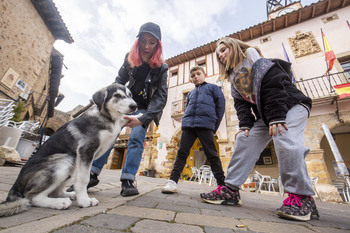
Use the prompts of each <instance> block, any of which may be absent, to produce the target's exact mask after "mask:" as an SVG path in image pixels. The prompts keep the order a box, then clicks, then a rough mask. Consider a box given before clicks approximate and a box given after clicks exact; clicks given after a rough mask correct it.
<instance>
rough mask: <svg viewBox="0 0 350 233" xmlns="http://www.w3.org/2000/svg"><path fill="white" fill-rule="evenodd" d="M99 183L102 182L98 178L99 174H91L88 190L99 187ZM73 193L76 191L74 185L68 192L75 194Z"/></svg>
mask: <svg viewBox="0 0 350 233" xmlns="http://www.w3.org/2000/svg"><path fill="white" fill-rule="evenodd" d="M99 182H100V180H99V179H98V178H97V174H96V173H93V172H90V181H89V183H88V185H87V189H89V188H91V187H94V186H96V185H98V183H99ZM73 191H74V185H72V186H70V187H69V188H68V189H67V192H73Z"/></svg>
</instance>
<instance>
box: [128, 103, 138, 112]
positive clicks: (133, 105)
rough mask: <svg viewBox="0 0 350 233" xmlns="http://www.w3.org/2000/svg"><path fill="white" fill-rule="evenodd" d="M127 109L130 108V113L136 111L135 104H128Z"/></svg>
mask: <svg viewBox="0 0 350 233" xmlns="http://www.w3.org/2000/svg"><path fill="white" fill-rule="evenodd" d="M129 108H130V109H131V110H132V111H136V109H137V104H130V105H129Z"/></svg>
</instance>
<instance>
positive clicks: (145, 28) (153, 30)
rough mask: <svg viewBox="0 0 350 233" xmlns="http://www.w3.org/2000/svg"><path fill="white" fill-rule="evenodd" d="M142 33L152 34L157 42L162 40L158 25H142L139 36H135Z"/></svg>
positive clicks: (150, 23) (149, 23)
mask: <svg viewBox="0 0 350 233" xmlns="http://www.w3.org/2000/svg"><path fill="white" fill-rule="evenodd" d="M144 32H148V33H150V34H152V35H153V36H154V37H155V38H157V39H158V40H161V39H162V34H161V32H160V27H159V25H158V24H155V23H152V22H148V23H145V24H143V25H142V26H141V27H140V31H139V34H137V36H136V37H139V36H141V34H142V33H144Z"/></svg>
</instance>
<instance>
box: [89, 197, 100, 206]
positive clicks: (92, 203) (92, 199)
mask: <svg viewBox="0 0 350 233" xmlns="http://www.w3.org/2000/svg"><path fill="white" fill-rule="evenodd" d="M90 203H91V206H97V205H98V203H99V201H98V200H97V199H96V198H94V197H93V198H90Z"/></svg>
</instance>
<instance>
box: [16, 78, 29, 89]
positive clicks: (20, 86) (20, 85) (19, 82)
mask: <svg viewBox="0 0 350 233" xmlns="http://www.w3.org/2000/svg"><path fill="white" fill-rule="evenodd" d="M16 87H18V89H20V90H21V91H24V90H25V89H26V87H27V84H26V83H24V82H23V81H22V80H20V79H18V80H17V82H16Z"/></svg>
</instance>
